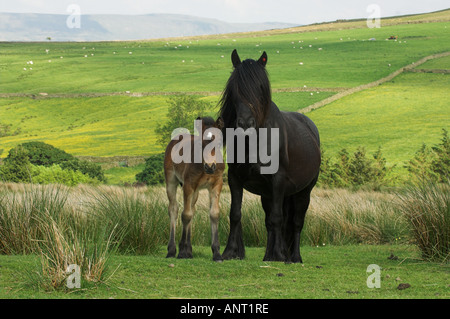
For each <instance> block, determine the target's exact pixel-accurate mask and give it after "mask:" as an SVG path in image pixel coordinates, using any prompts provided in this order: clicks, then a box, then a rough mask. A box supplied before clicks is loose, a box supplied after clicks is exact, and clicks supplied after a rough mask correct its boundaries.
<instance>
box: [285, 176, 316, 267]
mask: <svg viewBox="0 0 450 319" xmlns="http://www.w3.org/2000/svg"><path fill="white" fill-rule="evenodd" d="M316 181H317V178H316V179H315V180H313V181H312V182H311V184H310V185H308V187H307V188H305V189H304V190H302V191H301V192H300V193H297V194H295V195H293V198H292V199H293V204H294V205H293V207H291V211H290V214H293V216H292V221H293V223H291V227H292V232H293V236H292V240H291V242H290V243H288V246H290V251H289V253H290V261H291V262H294V263H301V262H303V261H302V257H301V255H300V234H301V232H302V229H303V224H304V222H305V215H306V211H307V210H308V207H309V203H310V200H311V191H312V189H313V187H314V185H315V184H316Z"/></svg>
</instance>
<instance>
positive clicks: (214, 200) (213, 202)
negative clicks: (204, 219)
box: [209, 182, 223, 262]
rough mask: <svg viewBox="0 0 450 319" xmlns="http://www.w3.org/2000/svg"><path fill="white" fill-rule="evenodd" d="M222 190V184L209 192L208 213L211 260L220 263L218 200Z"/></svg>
mask: <svg viewBox="0 0 450 319" xmlns="http://www.w3.org/2000/svg"><path fill="white" fill-rule="evenodd" d="M221 190H222V182H220V183H218V184H217V185H215V186H214V187H213V188H212V189H211V190H210V191H209V200H210V211H209V217H210V219H211V250H212V253H213V260H214V261H219V262H221V261H222V260H223V258H222V255H221V254H220V243H219V214H220V210H219V199H220V191H221Z"/></svg>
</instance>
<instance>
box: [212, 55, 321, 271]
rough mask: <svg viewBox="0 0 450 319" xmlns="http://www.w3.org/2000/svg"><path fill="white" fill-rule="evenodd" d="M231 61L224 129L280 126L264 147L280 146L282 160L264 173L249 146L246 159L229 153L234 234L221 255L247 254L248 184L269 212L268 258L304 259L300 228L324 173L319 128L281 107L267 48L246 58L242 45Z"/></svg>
mask: <svg viewBox="0 0 450 319" xmlns="http://www.w3.org/2000/svg"><path fill="white" fill-rule="evenodd" d="M231 61H232V63H233V67H234V70H233V72H232V74H231V76H230V78H229V79H228V82H227V85H226V87H225V90H224V92H223V96H222V98H221V101H220V106H221V108H220V111H219V112H220V116H221V117H222V119H223V120H224V128H223V130H224V131H225V130H226V129H227V128H228V129H237V128H242V129H243V130H248V129H249V128H253V129H255V130H256V132H258V131H259V129H260V128H267V131H268V132H269V135H270V134H271V133H270V132H272V131H273V130H272V129H278V134H279V139H278V140H277V141H276V143H273V140H271V138H267V140H268V141H269V142H267V144H271V143H272V144H273V145H267V146H265V147H266V148H267V149H272V148H271V147H274V146H276V147H277V149H276V151H277V152H278V154H279V158H278V159H279V166H278V170H277V171H276V172H275V173H273V174H261V168H262V167H264V165H265V164H262V162H261V161H260V159H259V158H258V161H257V162H256V163H255V162H254V161H249V160H248V159H249V154H248V150H249V148H248V147H246V148H245V152H246V154H245V159H246V160H245V162H244V163H242V162H240V163H236V161H234V163H230V162H232V161H230V158H228V160H227V161H228V183H229V186H230V190H231V210H230V234H229V237H228V243H227V246H226V248H225V250H224V252H223V254H222V256H223V258H224V259H232V258H239V259H242V258H244V257H245V248H244V243H243V239H242V225H241V204H242V196H243V189H246V190H248V191H250V192H252V193H254V194H257V195H260V196H261V203H262V207H263V209H264V212H265V214H266V220H265V222H266V229H267V247H266V253H265V256H264V260H265V261H286V262H302V258H301V256H300V233H301V231H302V228H303V222H304V219H305V214H306V211H307V209H308V206H309V201H310V194H311V190H312V189H313V187H314V185H315V184H316V181H317V178H318V174H319V167H320V161H321V158H320V141H319V132H318V130H317V127H316V126H315V125H314V123H313V122H312V121H311V120H310V119H309V118H308V117H306V116H305V115H303V114H300V113H295V112H282V111H280V110H279V109H278V107H277V106H276V105H275V103H273V102H272V98H271V89H270V82H269V79H268V76H267V71H266V68H265V66H266V63H267V54H266V52H264V53H263V54H262V56H261V57H260V58H259V60H258V61H255V60H251V59H248V60H244V61H243V62H241V60H240V58H239V55H238V53H237V51H236V50H234V51H233V53H232V54H231ZM233 138H236V137H235V136H234V137H233ZM259 140H260V136H258V141H259ZM229 142H230V141H229ZM224 143H226V134H224ZM236 144H237V143H234V145H236ZM248 144H249V143H248V141H247V145H246V146H249V145H248ZM258 147H259V148H260V147H261V145H259V146H258ZM237 151H239V150H237ZM272 152H273V151H272ZM234 154H236V152H235V153H234Z"/></svg>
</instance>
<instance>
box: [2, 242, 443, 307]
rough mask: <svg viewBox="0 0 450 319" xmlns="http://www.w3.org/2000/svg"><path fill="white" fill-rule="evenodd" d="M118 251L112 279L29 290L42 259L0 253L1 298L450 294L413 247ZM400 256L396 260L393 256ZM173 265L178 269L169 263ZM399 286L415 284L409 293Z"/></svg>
mask: <svg viewBox="0 0 450 319" xmlns="http://www.w3.org/2000/svg"><path fill="white" fill-rule="evenodd" d="M164 248H165V247H161V253H159V254H158V255H156V256H113V257H112V258H111V260H110V265H109V266H110V268H109V269H110V270H109V273H108V275H107V276H106V278H108V280H107V282H106V283H99V284H94V283H86V284H84V285H82V287H81V289H79V290H72V291H71V290H66V291H64V290H62V291H52V292H48V291H40V290H36V289H34V288H31V287H29V284H30V283H29V278H28V275H27V274H29V273H30V272H33V271H38V267H39V266H38V264H39V261H38V258H37V257H36V256H32V255H29V256H0V267H1V273H2V276H0V299H3V298H8V299H14V298H44V299H48V298H101V299H108V298H114V299H122V298H133V299H135V298H151V299H160V298H162V299H167V298H175V299H179V298H206V299H210V298H213V299H215V298H220V299H222V298H230V299H242V298H244V299H247V298H250V299H260V298H262V299H278V298H284V299H291V298H293V299H298V298H300V299H304V298H311V299H328V298H341V299H385V298H386V299H388V298H389V299H415V298H420V299H441V298H442V299H448V298H449V297H450V294H449V288H448V284H449V267H448V266H446V265H442V264H437V263H423V262H422V261H421V260H420V258H418V256H419V255H418V252H417V250H416V249H415V248H414V247H412V246H406V245H394V246H391V245H389V246H383V245H381V246H380V245H377V246H370V245H369V246H367V245H362V246H352V245H350V246H321V247H302V255H303V259H304V264H303V265H302V264H284V263H267V262H263V261H262V257H263V255H264V248H247V250H246V253H247V257H246V259H245V260H243V261H239V260H231V261H225V262H223V263H215V262H213V261H212V260H211V252H210V248H209V247H198V246H195V247H193V253H194V258H193V259H192V260H179V259H167V258H165V257H164V256H165V253H164V251H163V249H164ZM391 254H394V256H397V257H398V259H397V260H390V259H388V257H390V256H391ZM171 264H172V267H171V266H170V265H171ZM370 264H376V265H378V266H380V267H381V273H380V279H381V286H380V288H368V287H367V278H368V276H369V275H370V274H371V273H367V272H366V270H367V267H368V266H369V265H370ZM401 283H408V284H410V288H407V289H405V290H399V289H397V288H398V286H399V285H400V284H401Z"/></svg>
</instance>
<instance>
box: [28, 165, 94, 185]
mask: <svg viewBox="0 0 450 319" xmlns="http://www.w3.org/2000/svg"><path fill="white" fill-rule="evenodd" d="M32 175H33V176H32V181H33V183H36V184H63V185H66V186H76V185H78V184H90V185H97V184H99V181H98V180H97V179H94V178H91V177H89V176H87V175H84V174H83V173H82V172H80V171H73V170H71V169H62V168H61V167H60V166H59V165H52V166H50V167H45V166H34V165H33V166H32Z"/></svg>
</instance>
